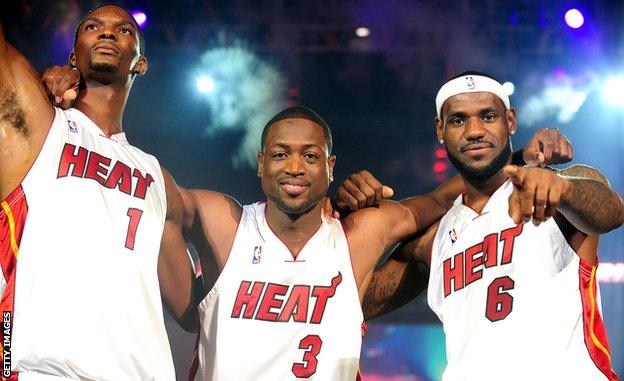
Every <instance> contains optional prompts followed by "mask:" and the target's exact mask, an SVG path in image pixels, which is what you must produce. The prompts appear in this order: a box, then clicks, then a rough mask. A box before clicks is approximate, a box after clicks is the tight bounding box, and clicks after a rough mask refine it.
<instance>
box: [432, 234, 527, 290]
mask: <svg viewBox="0 0 624 381" xmlns="http://www.w3.org/2000/svg"><path fill="white" fill-rule="evenodd" d="M522 227H523V224H520V225H517V226H514V227H511V228H509V229H505V230H503V231H501V232H500V242H503V251H502V253H501V258H500V262H499V259H498V244H499V239H498V237H499V233H492V234H488V235H486V236H485V237H484V238H483V241H482V242H480V243H478V244H476V245H474V246H471V247H469V248H468V249H466V251H464V252H463V253H458V254H455V255H454V256H453V257H451V258H447V259H446V260H445V261H444V263H443V265H444V266H443V274H442V275H443V281H444V297H447V296H449V295H450V294H451V293H452V292H455V291H458V290H461V289H462V288H464V287H465V286H467V285H469V284H471V283H472V282H474V281H477V280H479V279H481V278H482V277H483V268H479V266H481V265H484V268H490V267H495V266H502V265H508V264H510V263H511V260H512V259H513V248H514V242H515V239H516V237H518V236H519V235H520V234H522ZM481 253H482V254H481ZM479 254H481V255H479ZM477 268H478V270H476V269H477ZM475 270H476V271H475ZM451 282H452V283H453V284H452V286H451Z"/></svg>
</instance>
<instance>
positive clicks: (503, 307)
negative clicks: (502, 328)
mask: <svg viewBox="0 0 624 381" xmlns="http://www.w3.org/2000/svg"><path fill="white" fill-rule="evenodd" d="M513 288H514V281H513V279H511V278H510V277H508V276H502V277H500V278H496V279H494V280H493V281H492V283H490V285H489V286H488V289H487V302H486V304H485V317H487V318H488V319H489V320H490V321H491V322H495V321H499V320H503V319H504V318H506V317H507V315H509V314H510V313H511V310H512V309H513V296H511V294H510V293H509V292H507V291H509V290H513Z"/></svg>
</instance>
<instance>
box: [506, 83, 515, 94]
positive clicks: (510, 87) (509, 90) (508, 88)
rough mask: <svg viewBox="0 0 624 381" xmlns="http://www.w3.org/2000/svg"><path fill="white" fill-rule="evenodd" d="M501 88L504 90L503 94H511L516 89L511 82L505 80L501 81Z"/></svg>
mask: <svg viewBox="0 0 624 381" xmlns="http://www.w3.org/2000/svg"><path fill="white" fill-rule="evenodd" d="M503 89H504V90H505V94H507V95H512V94H513V93H514V91H515V90H516V86H514V84H513V83H511V82H505V83H503Z"/></svg>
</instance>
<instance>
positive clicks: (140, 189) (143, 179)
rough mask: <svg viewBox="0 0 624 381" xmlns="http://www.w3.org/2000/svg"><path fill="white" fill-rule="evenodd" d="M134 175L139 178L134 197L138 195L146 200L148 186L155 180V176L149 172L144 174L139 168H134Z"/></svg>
mask: <svg viewBox="0 0 624 381" xmlns="http://www.w3.org/2000/svg"><path fill="white" fill-rule="evenodd" d="M132 176H134V177H136V178H137V185H136V189H135V190H134V197H138V198H140V199H141V200H145V193H147V188H149V186H150V185H151V184H152V183H153V182H154V178H153V177H152V175H150V174H149V173H148V174H147V175H145V176H144V175H143V174H142V173H141V171H139V170H138V169H136V168H135V169H134V172H132Z"/></svg>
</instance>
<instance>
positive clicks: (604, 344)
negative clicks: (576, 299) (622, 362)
mask: <svg viewBox="0 0 624 381" xmlns="http://www.w3.org/2000/svg"><path fill="white" fill-rule="evenodd" d="M597 268H598V264H596V265H591V264H589V263H588V262H586V261H584V260H583V259H582V258H580V265H579V290H580V292H581V303H582V305H583V333H584V338H585V346H586V347H587V351H588V352H589V357H591V359H592V361H593V362H594V364H595V365H596V367H597V368H598V369H599V370H600V371H601V372H602V373H603V374H604V375H605V376H607V378H608V379H609V381H619V380H620V378H619V377H618V375H617V374H615V372H614V371H613V369H611V354H610V351H609V340H608V339H607V331H606V329H605V325H604V323H603V321H602V317H601V316H600V310H599V309H598V301H597V300H596V299H597V288H596V269H597Z"/></svg>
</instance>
